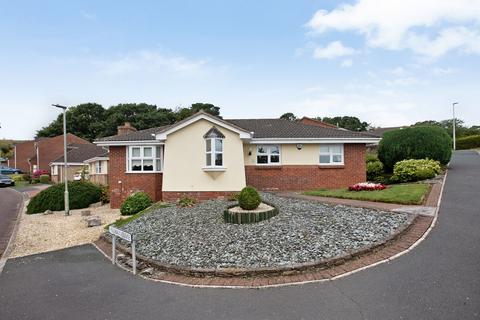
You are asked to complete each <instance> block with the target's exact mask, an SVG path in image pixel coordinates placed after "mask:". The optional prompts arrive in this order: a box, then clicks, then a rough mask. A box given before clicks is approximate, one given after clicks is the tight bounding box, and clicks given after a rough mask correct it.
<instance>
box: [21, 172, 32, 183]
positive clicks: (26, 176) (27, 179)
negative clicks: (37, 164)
mask: <svg viewBox="0 0 480 320" xmlns="http://www.w3.org/2000/svg"><path fill="white" fill-rule="evenodd" d="M23 181H28V183H32V176H31V175H29V174H28V173H25V174H23Z"/></svg>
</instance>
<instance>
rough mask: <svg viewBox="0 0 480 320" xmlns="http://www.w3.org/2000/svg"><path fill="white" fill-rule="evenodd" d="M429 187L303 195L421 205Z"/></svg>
mask: <svg viewBox="0 0 480 320" xmlns="http://www.w3.org/2000/svg"><path fill="white" fill-rule="evenodd" d="M429 189H430V186H429V185H428V184H423V183H406V184H394V185H389V186H388V187H387V189H384V190H376V191H348V189H346V188H345V189H320V190H311V191H306V192H304V193H303V194H305V195H309V196H319V197H333V198H342V199H354V200H364V201H377V202H387V203H399V204H421V203H422V202H423V199H424V198H425V196H426V195H427V193H428V191H429Z"/></svg>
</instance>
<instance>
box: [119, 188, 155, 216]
mask: <svg viewBox="0 0 480 320" xmlns="http://www.w3.org/2000/svg"><path fill="white" fill-rule="evenodd" d="M151 205H152V199H150V196H149V195H148V194H146V193H145V192H136V193H134V194H132V195H130V196H128V197H127V199H125V201H124V202H123V203H122V206H121V207H120V213H121V214H122V215H123V216H129V215H132V214H135V213H138V212H140V211H142V210H145V209H146V208H148V207H150V206H151Z"/></svg>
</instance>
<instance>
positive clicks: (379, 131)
mask: <svg viewBox="0 0 480 320" xmlns="http://www.w3.org/2000/svg"><path fill="white" fill-rule="evenodd" d="M408 127H409V126H401V127H385V128H375V129H371V130H369V131H368V133H370V134H372V135H374V136H376V137H380V138H381V137H383V135H384V134H385V132H389V131H393V130H398V129H403V128H408Z"/></svg>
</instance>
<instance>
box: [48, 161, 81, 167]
mask: <svg viewBox="0 0 480 320" xmlns="http://www.w3.org/2000/svg"><path fill="white" fill-rule="evenodd" d="M64 165H65V162H50V166H64ZM83 165H84V163H83V162H67V166H83Z"/></svg>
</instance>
